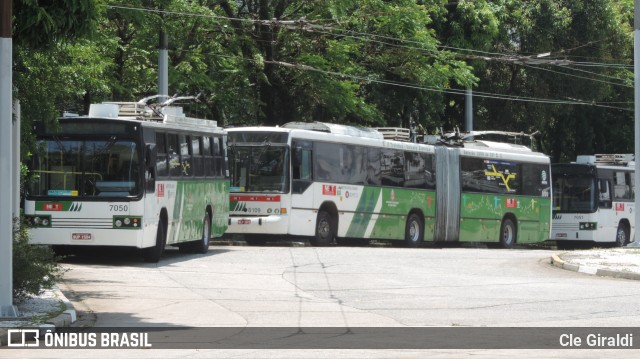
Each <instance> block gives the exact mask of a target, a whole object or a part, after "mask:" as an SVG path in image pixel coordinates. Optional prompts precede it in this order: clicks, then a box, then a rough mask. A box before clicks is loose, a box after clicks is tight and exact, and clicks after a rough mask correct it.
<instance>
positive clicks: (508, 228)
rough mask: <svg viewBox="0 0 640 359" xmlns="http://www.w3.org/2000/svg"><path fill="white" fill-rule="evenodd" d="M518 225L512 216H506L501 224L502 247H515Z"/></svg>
mask: <svg viewBox="0 0 640 359" xmlns="http://www.w3.org/2000/svg"><path fill="white" fill-rule="evenodd" d="M517 235H518V233H517V231H516V225H515V223H513V221H512V220H511V218H505V219H504V220H503V221H502V226H500V246H501V247H502V248H513V247H514V246H515V244H516V238H517Z"/></svg>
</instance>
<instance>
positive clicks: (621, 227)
mask: <svg viewBox="0 0 640 359" xmlns="http://www.w3.org/2000/svg"><path fill="white" fill-rule="evenodd" d="M627 243H629V229H627V226H626V225H625V224H624V223H620V224H618V229H617V230H616V241H615V243H614V244H613V245H614V246H615V247H624V246H625V245H627Z"/></svg>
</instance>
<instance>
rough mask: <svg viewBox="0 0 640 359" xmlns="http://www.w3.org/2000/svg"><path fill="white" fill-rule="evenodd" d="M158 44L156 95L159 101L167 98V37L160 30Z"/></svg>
mask: <svg viewBox="0 0 640 359" xmlns="http://www.w3.org/2000/svg"><path fill="white" fill-rule="evenodd" d="M159 35H160V36H159V37H160V39H159V40H160V44H159V46H158V95H160V102H163V101H164V100H166V99H168V98H169V38H168V37H167V34H165V32H164V31H160V34H159Z"/></svg>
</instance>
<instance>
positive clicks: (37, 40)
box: [13, 0, 100, 48]
mask: <svg viewBox="0 0 640 359" xmlns="http://www.w3.org/2000/svg"><path fill="white" fill-rule="evenodd" d="M98 3H100V1H93V0H53V1H37V0H17V1H14V2H13V16H14V24H15V26H14V41H15V42H16V44H18V45H20V46H27V47H31V48H46V47H49V46H50V45H52V44H55V42H56V41H58V40H61V39H73V38H80V37H82V36H85V35H86V34H89V33H91V32H92V31H93V30H94V25H95V23H96V19H97V17H98V9H97V6H98Z"/></svg>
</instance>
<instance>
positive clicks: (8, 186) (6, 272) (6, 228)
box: [0, 0, 18, 317]
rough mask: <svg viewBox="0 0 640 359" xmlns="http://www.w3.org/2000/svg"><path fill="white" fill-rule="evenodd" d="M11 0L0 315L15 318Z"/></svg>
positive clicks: (2, 98) (7, 10)
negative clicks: (12, 204)
mask: <svg viewBox="0 0 640 359" xmlns="http://www.w3.org/2000/svg"><path fill="white" fill-rule="evenodd" d="M11 5H12V4H11V0H0V188H1V189H2V190H0V203H2V206H0V315H2V316H3V317H16V316H17V315H18V313H17V310H16V307H15V306H14V305H13V214H12V212H13V206H11V205H10V204H11V203H12V202H13V191H14V190H15V189H14V185H13V183H12V182H13V174H12V173H13V155H12V151H13V148H12V133H13V128H12V127H13V117H12V115H13V113H12V108H13V94H12V90H13V76H12V72H11V71H12V70H11V63H12V56H13V55H12V53H13V45H12V40H11V18H12V8H11Z"/></svg>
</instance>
